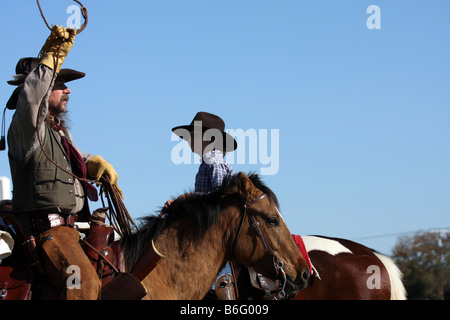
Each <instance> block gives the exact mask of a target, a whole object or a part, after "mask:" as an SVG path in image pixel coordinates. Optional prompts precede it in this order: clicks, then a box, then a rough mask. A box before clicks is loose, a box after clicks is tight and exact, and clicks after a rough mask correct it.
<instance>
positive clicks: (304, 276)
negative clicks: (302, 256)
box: [302, 270, 309, 282]
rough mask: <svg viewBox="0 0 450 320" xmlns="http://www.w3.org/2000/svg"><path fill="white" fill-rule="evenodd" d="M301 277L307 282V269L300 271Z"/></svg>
mask: <svg viewBox="0 0 450 320" xmlns="http://www.w3.org/2000/svg"><path fill="white" fill-rule="evenodd" d="M302 279H303V280H304V281H305V282H308V279H309V270H305V271H303V273H302Z"/></svg>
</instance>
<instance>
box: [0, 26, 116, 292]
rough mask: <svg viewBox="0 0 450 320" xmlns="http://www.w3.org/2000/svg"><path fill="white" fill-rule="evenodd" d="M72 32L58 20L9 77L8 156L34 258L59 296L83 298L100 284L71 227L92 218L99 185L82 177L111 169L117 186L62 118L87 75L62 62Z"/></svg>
mask: <svg viewBox="0 0 450 320" xmlns="http://www.w3.org/2000/svg"><path fill="white" fill-rule="evenodd" d="M75 35H76V31H75V30H73V29H66V28H62V27H58V26H54V27H53V28H52V31H51V34H50V36H49V37H48V39H47V41H46V43H45V44H44V46H43V48H42V50H41V54H40V57H39V58H23V59H20V61H19V62H18V64H17V66H16V73H17V74H16V75H15V76H14V80H12V81H8V83H9V84H11V85H16V86H18V87H17V89H16V90H15V91H14V93H13V94H12V96H11V98H10V100H9V101H8V103H7V107H8V108H9V109H15V110H16V111H15V113H14V116H13V119H12V122H11V126H10V128H9V131H8V147H9V151H8V156H9V160H10V167H11V176H12V181H13V186H14V188H13V200H12V201H13V210H14V212H15V213H16V214H17V216H19V217H20V218H21V219H22V221H25V222H26V223H27V224H28V225H29V226H30V232H31V234H32V235H33V236H34V237H35V239H36V242H37V245H38V247H40V248H41V249H42V250H41V251H40V252H41V253H42V254H41V259H40V260H39V261H36V265H38V266H40V268H39V269H40V270H45V273H46V274H47V275H48V277H49V278H50V280H51V282H52V284H53V285H54V287H55V288H56V289H57V290H58V294H59V298H61V299H83V300H84V299H97V298H98V295H99V292H100V289H101V282H100V280H99V278H98V276H97V272H96V270H95V269H94V267H93V266H92V265H91V263H90V261H89V259H88V257H87V256H86V255H85V253H84V251H83V249H82V247H81V246H80V244H79V234H78V232H77V231H76V230H75V229H74V222H75V221H76V220H78V221H89V218H90V212H89V208H88V205H87V204H88V201H87V199H88V198H89V199H90V200H93V201H96V200H97V190H96V189H95V187H93V186H92V185H91V184H90V183H88V182H86V181H85V180H84V179H85V178H90V179H96V180H98V179H99V178H100V177H101V176H102V175H108V176H109V178H110V181H111V184H112V185H113V186H116V187H117V185H116V183H117V179H118V175H117V173H116V171H115V170H114V168H113V167H112V166H111V165H110V164H109V163H107V162H106V161H105V160H104V159H103V158H102V157H100V156H93V155H91V154H85V153H83V152H81V151H80V150H79V149H78V148H77V147H76V146H75V144H74V141H73V138H72V135H71V134H70V133H69V131H68V130H67V126H66V123H65V121H64V118H65V117H66V115H67V110H66V108H67V103H68V101H69V94H70V93H71V91H70V89H69V88H68V87H67V86H66V83H67V82H69V81H73V80H77V79H80V78H83V77H84V76H85V74H84V73H82V72H78V71H75V70H71V69H61V65H62V63H63V62H64V60H65V58H66V56H67V54H68V53H69V51H70V49H71V48H72V46H73V42H74V39H75ZM77 177H79V178H82V179H77ZM77 270H78V271H79V272H76V271H77ZM74 272H75V273H74ZM69 278H70V279H69Z"/></svg>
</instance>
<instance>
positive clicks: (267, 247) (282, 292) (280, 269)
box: [231, 193, 287, 299]
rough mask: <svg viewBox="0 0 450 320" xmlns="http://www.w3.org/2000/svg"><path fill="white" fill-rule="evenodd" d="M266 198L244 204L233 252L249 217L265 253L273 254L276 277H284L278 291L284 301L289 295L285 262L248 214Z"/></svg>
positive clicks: (264, 196)
mask: <svg viewBox="0 0 450 320" xmlns="http://www.w3.org/2000/svg"><path fill="white" fill-rule="evenodd" d="M264 198H267V194H265V193H263V194H262V195H261V196H260V197H258V198H257V199H255V200H252V201H249V202H247V203H244V211H243V214H242V216H241V220H240V222H239V227H238V230H237V232H236V236H235V237H234V241H233V245H232V249H231V252H234V250H235V249H236V245H237V239H238V237H239V235H240V233H241V229H242V225H243V223H244V220H245V217H246V216H248V218H249V219H250V222H251V225H252V227H253V230H255V232H256V234H257V235H258V237H259V239H260V240H261V242H262V245H263V247H264V250H265V252H267V253H269V254H271V255H272V257H273V264H274V268H275V272H276V275H277V276H278V275H279V274H281V277H282V280H281V281H282V283H281V289H280V290H279V291H278V294H277V297H279V298H281V299H284V298H286V297H287V294H286V292H285V287H286V272H285V271H284V269H283V266H284V262H283V261H281V260H280V259H278V257H277V255H276V254H275V252H274V251H273V249H272V247H271V246H270V244H269V242H267V240H266V238H265V237H264V235H263V233H262V232H261V228H260V226H259V222H258V221H256V219H255V217H254V216H253V215H252V214H248V213H247V209H248V208H250V207H251V206H253V205H254V204H255V203H257V202H259V201H260V200H262V199H264Z"/></svg>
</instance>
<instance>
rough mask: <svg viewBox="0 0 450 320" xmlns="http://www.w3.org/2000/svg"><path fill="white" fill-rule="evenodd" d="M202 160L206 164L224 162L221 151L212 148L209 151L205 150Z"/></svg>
mask: <svg viewBox="0 0 450 320" xmlns="http://www.w3.org/2000/svg"><path fill="white" fill-rule="evenodd" d="M202 160H203V162H205V163H206V164H213V163H217V164H221V163H224V160H223V152H222V151H220V150H213V151H210V152H207V153H205V154H204V155H203V159H202Z"/></svg>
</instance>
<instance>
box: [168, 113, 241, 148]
mask: <svg viewBox="0 0 450 320" xmlns="http://www.w3.org/2000/svg"><path fill="white" fill-rule="evenodd" d="M196 129H200V130H202V131H201V132H202V133H204V132H205V131H207V130H209V129H217V130H218V131H220V132H221V133H222V137H223V150H222V151H223V152H231V151H233V150H236V148H237V142H236V140H235V139H234V138H233V137H232V136H231V135H230V134H228V133H226V132H225V122H224V121H223V120H222V118H220V117H219V116H216V115H215V114H212V113H208V112H203V111H200V112H198V113H197V114H196V115H195V117H194V119H193V120H192V121H191V124H189V125H184V126H178V127H175V128H172V132H173V133H175V134H176V135H178V136H180V137H181V138H182V139H185V140H187V139H190V136H189V137H186V134H185V133H186V130H187V131H189V132H190V133H192V132H194V133H195V132H196V131H195V130H196Z"/></svg>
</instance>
